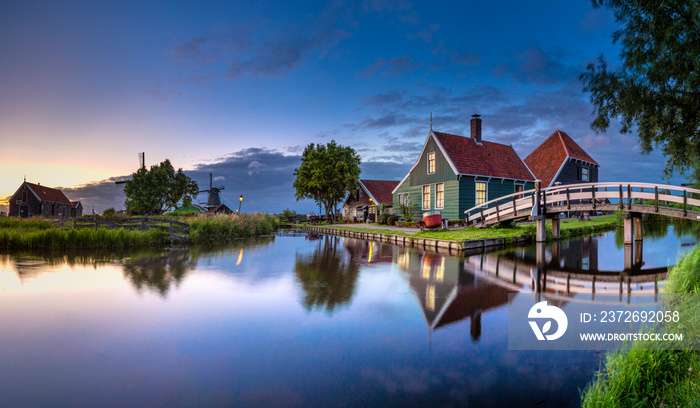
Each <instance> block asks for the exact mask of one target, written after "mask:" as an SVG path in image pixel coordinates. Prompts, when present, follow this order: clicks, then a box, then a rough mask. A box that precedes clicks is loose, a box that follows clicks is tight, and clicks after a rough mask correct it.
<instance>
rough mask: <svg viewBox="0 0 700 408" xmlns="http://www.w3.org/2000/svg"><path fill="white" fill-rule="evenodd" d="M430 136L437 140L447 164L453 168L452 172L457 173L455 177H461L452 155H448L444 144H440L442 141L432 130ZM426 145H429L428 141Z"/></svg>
mask: <svg viewBox="0 0 700 408" xmlns="http://www.w3.org/2000/svg"><path fill="white" fill-rule="evenodd" d="M430 135H432V136H433V139H435V143H436V144H437V145H438V147H439V148H440V151H441V152H442V155H443V156H445V159H447V163H448V164H449V165H450V167H451V168H452V171H454V172H455V176H457V175H459V171H457V166H455V164H454V163H453V162H452V159H451V158H450V155H448V154H447V151H446V150H445V148H444V147H443V146H442V143H440V140H439V139H438V138H437V137H435V133H433V131H432V130H431V131H430ZM425 143H426V144H428V141H427V140H426V141H425ZM423 149H425V146H423ZM422 155H423V153H422V152H421V156H422ZM418 160H420V158H419V159H418ZM416 164H417V163H416Z"/></svg>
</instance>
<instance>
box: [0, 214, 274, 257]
mask: <svg viewBox="0 0 700 408" xmlns="http://www.w3.org/2000/svg"><path fill="white" fill-rule="evenodd" d="M176 218H177V219H178V220H179V221H183V222H187V223H189V224H190V235H189V237H190V242H191V243H192V244H194V245H206V246H211V245H220V244H225V243H227V242H229V241H231V240H232V239H239V238H248V237H253V236H260V235H267V234H272V233H274V232H275V231H276V230H277V228H278V227H279V222H278V221H277V220H276V219H275V218H274V217H273V216H271V215H269V214H240V215H239V214H234V215H216V216H195V217H176ZM168 245H170V238H169V236H168V233H167V232H165V231H162V230H157V229H152V230H149V231H139V230H125V229H105V228H100V229H92V228H80V229H57V228H54V226H53V225H52V224H51V222H49V221H46V220H39V219H32V220H22V219H9V218H0V250H21V249H53V250H66V249H82V248H91V249H121V248H133V247H165V246H168Z"/></svg>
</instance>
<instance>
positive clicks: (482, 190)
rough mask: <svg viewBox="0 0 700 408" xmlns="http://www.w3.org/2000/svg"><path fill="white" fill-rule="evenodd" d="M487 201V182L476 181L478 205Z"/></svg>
mask: <svg viewBox="0 0 700 408" xmlns="http://www.w3.org/2000/svg"><path fill="white" fill-rule="evenodd" d="M485 202H486V183H484V182H481V181H477V182H476V205H479V204H483V203H485Z"/></svg>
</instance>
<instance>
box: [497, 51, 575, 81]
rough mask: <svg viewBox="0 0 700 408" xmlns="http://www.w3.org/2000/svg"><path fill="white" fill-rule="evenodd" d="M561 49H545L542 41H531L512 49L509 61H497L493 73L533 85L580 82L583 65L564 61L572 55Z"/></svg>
mask: <svg viewBox="0 0 700 408" xmlns="http://www.w3.org/2000/svg"><path fill="white" fill-rule="evenodd" d="M567 54H568V52H566V51H564V50H561V49H555V48H553V49H548V50H545V49H543V48H542V47H541V46H540V45H539V44H530V45H528V46H526V47H523V48H520V49H516V50H514V51H513V52H512V57H511V58H510V60H509V61H505V62H501V63H498V64H495V65H494V66H493V67H492V68H491V73H492V74H493V75H495V76H497V77H503V76H508V77H510V78H512V79H514V80H516V81H518V82H521V83H524V84H530V85H546V86H552V85H564V84H566V83H576V84H578V77H579V75H580V74H581V72H582V69H581V68H580V67H577V66H574V65H569V64H567V63H564V62H563V61H567V60H569V59H570V58H568V57H569V56H568V55H567Z"/></svg>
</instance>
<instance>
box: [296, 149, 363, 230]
mask: <svg viewBox="0 0 700 408" xmlns="http://www.w3.org/2000/svg"><path fill="white" fill-rule="evenodd" d="M294 175H295V176H296V179H295V180H294V189H295V191H296V192H295V197H296V199H297V201H299V200H301V199H304V198H310V199H313V200H315V201H316V203H317V204H318V205H319V206H321V207H323V208H324V209H325V211H326V215H327V216H328V217H330V218H332V219H334V220H335V214H334V212H333V209H335V208H336V207H337V205H338V203H340V202H341V201H342V200H343V199H344V198H345V196H346V194H347V192H348V191H353V190H354V189H355V188H356V186H357V180H358V179H359V178H360V156H358V155H357V153H356V152H355V150H354V149H353V148H351V147H343V146H341V145H339V144H337V143H336V142H335V140H332V141H331V142H330V143H328V144H327V145H322V144H318V145H314V144H313V143H311V144H309V145H308V146H306V149H304V153H303V155H302V157H301V166H299V168H298V169H295V170H294Z"/></svg>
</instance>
